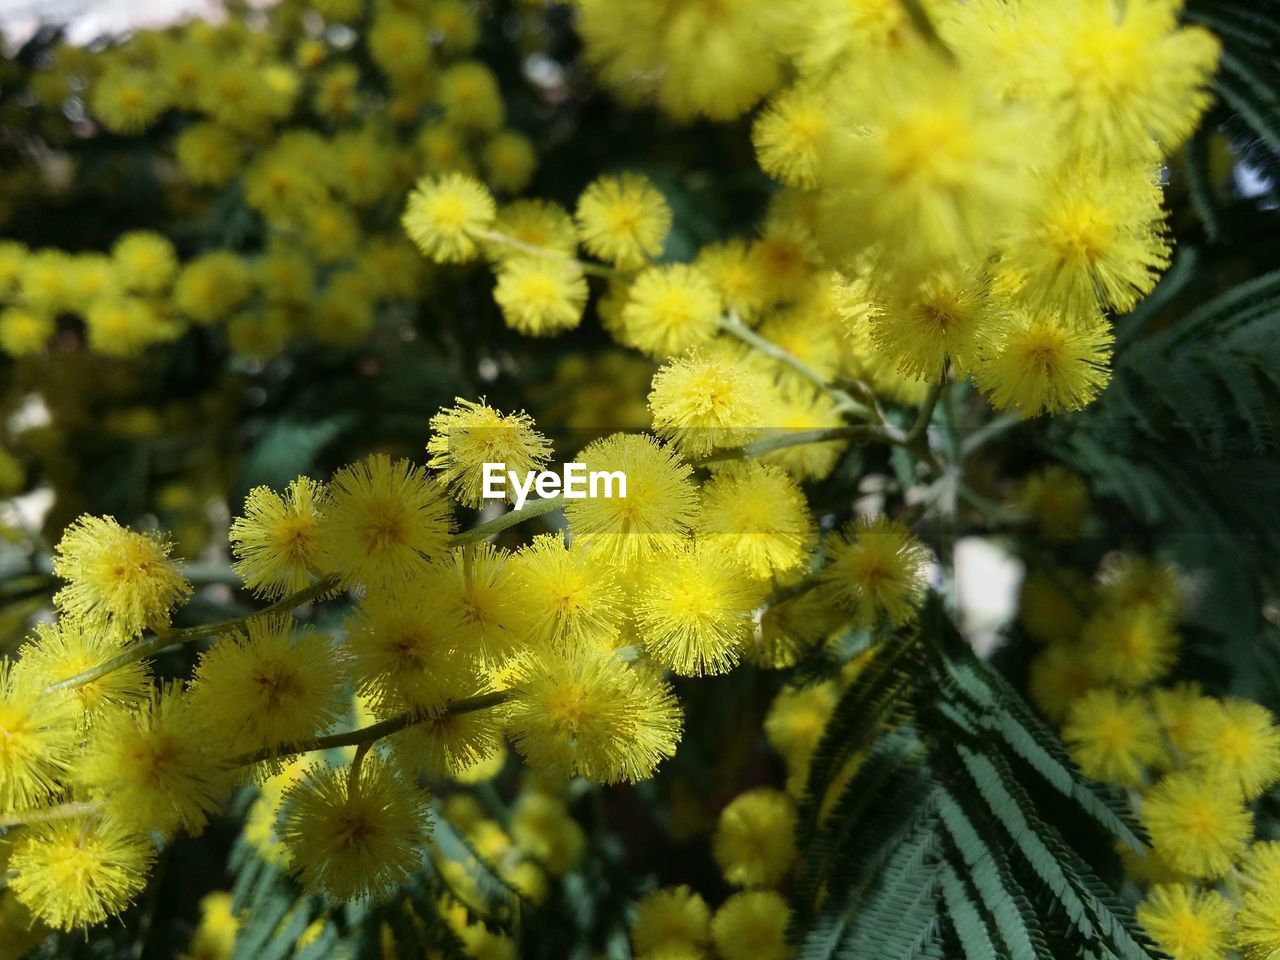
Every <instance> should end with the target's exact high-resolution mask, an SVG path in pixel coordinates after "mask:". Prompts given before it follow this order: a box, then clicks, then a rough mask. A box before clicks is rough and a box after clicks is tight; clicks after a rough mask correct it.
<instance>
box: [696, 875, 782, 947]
mask: <svg viewBox="0 0 1280 960" xmlns="http://www.w3.org/2000/svg"><path fill="white" fill-rule="evenodd" d="M789 916H790V911H789V910H788V908H787V901H786V900H784V899H783V898H782V896H781V894H778V893H776V892H774V891H773V890H745V891H743V892H742V893H735V894H734V895H733V896H732V897H730V898H729V899H728V900H726V901H725V902H724V903H723V904H722V905H721V907H720V909H719V910H717V911H716V915H715V917H713V918H712V920H711V939H712V941H713V942H714V943H715V945H716V951H717V953H719V955H720V956H721V957H723V958H724V960H791V947H790V945H789V944H788V943H787V921H788V919H789Z"/></svg>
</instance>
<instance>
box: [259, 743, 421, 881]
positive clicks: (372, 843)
mask: <svg viewBox="0 0 1280 960" xmlns="http://www.w3.org/2000/svg"><path fill="white" fill-rule="evenodd" d="M430 823H431V821H430V815H429V813H428V810H427V793H426V791H425V790H421V789H419V788H418V786H417V785H416V784H415V783H413V782H411V781H410V780H408V779H407V778H405V777H404V776H403V775H401V774H400V773H399V772H398V771H397V770H396V768H395V767H393V766H391V765H390V764H388V763H386V762H385V761H383V760H381V759H379V758H378V757H377V756H376V755H369V756H366V757H364V758H363V760H362V762H361V763H360V768H359V770H358V771H353V770H348V769H344V768H332V769H327V770H326V769H313V770H312V771H310V772H309V773H308V774H307V775H306V776H305V777H304V778H303V779H302V780H300V781H298V782H297V783H295V784H294V785H293V786H292V787H291V788H289V790H288V791H287V792H286V794H285V797H284V800H283V812H282V815H281V838H282V839H283V840H284V843H285V846H286V847H287V848H288V850H289V852H290V853H291V854H292V867H291V869H292V870H293V872H294V873H295V874H296V875H297V876H298V879H299V880H300V881H301V883H302V885H303V887H304V888H305V889H306V890H307V892H308V893H313V894H325V895H327V896H329V897H332V898H333V899H335V900H339V901H360V900H370V899H373V900H377V899H381V898H382V897H384V896H385V895H387V894H389V893H391V891H392V890H394V889H395V887H396V886H397V885H398V884H399V883H400V882H401V881H402V880H404V879H406V878H407V877H408V876H409V875H410V873H412V872H413V871H414V870H416V869H417V868H418V866H419V864H420V863H421V860H422V848H423V845H424V843H425V841H426V837H427V832H428V830H429V829H430Z"/></svg>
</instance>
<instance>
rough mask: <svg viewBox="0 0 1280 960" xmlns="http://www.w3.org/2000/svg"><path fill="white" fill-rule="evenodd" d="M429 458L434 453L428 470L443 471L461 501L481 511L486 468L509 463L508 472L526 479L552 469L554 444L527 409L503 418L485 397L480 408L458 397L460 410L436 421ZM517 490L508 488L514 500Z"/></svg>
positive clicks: (447, 412) (445, 413)
mask: <svg viewBox="0 0 1280 960" xmlns="http://www.w3.org/2000/svg"><path fill="white" fill-rule="evenodd" d="M427 453H429V454H431V459H430V460H429V461H427V465H428V466H429V467H431V468H432V469H433V470H438V471H439V472H440V474H441V479H442V480H443V481H444V482H445V483H446V484H447V485H448V486H449V490H450V492H451V493H452V494H453V496H454V497H455V498H456V499H457V501H458V502H459V503H461V504H463V505H464V506H468V507H478V506H480V504H481V503H482V502H483V499H484V465H485V464H486V463H501V464H505V465H506V466H505V467H504V469H505V470H507V471H514V472H515V473H516V474H517V475H518V476H520V477H522V478H523V477H524V476H525V475H526V474H528V472H529V471H531V470H533V471H537V470H541V469H542V468H543V467H544V466H545V465H546V463H547V460H548V459H549V458H550V456H551V442H550V441H549V440H547V438H546V437H544V436H543V435H542V434H541V433H539V432H538V431H537V429H536V426H535V424H534V422H533V418H532V417H530V416H529V415H528V414H527V413H525V412H524V411H523V410H522V411H520V412H519V413H501V412H500V411H498V410H495V409H494V408H493V407H491V406H489V405H488V404H487V403H485V402H484V399H483V398H481V400H480V402H478V403H477V402H475V401H473V400H463V399H462V398H461V397H458V398H456V399H455V400H454V406H452V407H445V408H444V409H442V410H440V411H439V412H438V413H436V415H435V416H433V417H432V418H431V439H430V440H429V441H428V442H427ZM511 487H512V485H511V484H510V483H509V482H507V483H505V484H504V489H505V490H506V491H507V496H508V498H511V497H514V496H515V491H514V490H513V489H512V488H511Z"/></svg>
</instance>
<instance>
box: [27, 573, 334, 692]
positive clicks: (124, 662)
mask: <svg viewBox="0 0 1280 960" xmlns="http://www.w3.org/2000/svg"><path fill="white" fill-rule="evenodd" d="M337 586H338V578H337V577H325V578H324V579H323V580H319V581H317V582H316V583H313V584H311V586H309V587H303V588H302V589H301V590H298V591H297V592H296V593H291V594H289V595H288V596H287V597H284V598H282V599H280V600H277V601H276V602H275V603H272V604H269V605H268V606H265V607H263V608H262V609H261V610H255V611H254V612H253V613H248V614H245V615H244V616H243V617H234V618H232V619H230V620H221V621H219V622H218V623H202V624H200V625H199V626H195V627H183V628H182V629H180V630H169V631H167V632H165V633H157V634H155V635H154V636H152V637H149V638H148V639H146V640H143V641H142V642H141V643H137V644H134V645H133V646H131V647H127V648H126V649H125V650H124V651H123V652H122V653H119V654H117V655H116V656H114V657H112V658H111V659H110V660H104V661H103V662H102V663H100V664H98V665H97V666H94V667H90V668H89V669H88V670H84V671H82V672H80V673H77V674H76V675H75V676H73V677H68V678H66V679H65V680H59V681H58V682H57V683H51V684H49V686H47V687H45V688H44V692H45V693H46V694H49V693H56V692H57V691H59V690H69V689H71V688H72V687H79V686H81V685H83V684H86V683H92V682H93V681H94V680H98V679H100V678H101V677H105V676H106V675H107V674H109V673H111V672H112V671H114V670H119V669H120V668H121V667H124V666H128V665H129V664H131V663H133V662H134V661H136V660H143V659H145V658H147V657H150V656H152V655H153V654H156V653H159V652H160V651H161V650H163V649H165V648H166V647H172V646H177V645H178V644H183V643H190V642H191V641H193V640H203V639H205V638H206V637H216V636H219V635H221V634H224V633H227V632H228V631H230V630H234V629H236V628H237V627H242V626H244V625H245V624H246V623H248V622H249V621H250V620H252V619H254V618H255V617H265V616H269V615H270V614H273V613H288V612H289V611H291V610H293V609H294V608H296V607H300V606H302V605H303V604H304V603H309V602H311V601H312V600H315V599H316V598H318V597H323V596H324V595H325V594H326V593H330V592H332V591H333V590H334V589H336V588H337Z"/></svg>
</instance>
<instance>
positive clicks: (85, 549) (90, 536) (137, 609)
mask: <svg viewBox="0 0 1280 960" xmlns="http://www.w3.org/2000/svg"><path fill="white" fill-rule="evenodd" d="M169 550H170V545H169V542H168V541H167V540H165V539H163V538H161V537H160V536H158V535H156V534H143V533H134V532H133V531H132V530H127V529H125V528H124V527H122V526H120V525H119V524H118V523H116V522H115V520H113V519H112V518H110V517H91V516H89V515H87V514H86V515H85V516H82V517H80V519H78V520H76V522H75V523H73V524H72V525H71V526H69V527H68V528H67V530H66V532H65V533H64V534H63V535H62V539H61V540H60V541H58V545H57V547H56V549H55V550H54V557H53V572H54V575H55V576H58V577H61V578H62V579H63V580H66V581H67V585H66V586H65V587H63V588H62V589H61V590H59V591H58V592H57V594H56V595H55V596H54V598H53V600H54V603H55V604H57V606H58V608H59V609H60V610H63V611H65V612H67V613H72V614H75V615H76V616H79V617H81V618H83V619H84V620H85V622H86V623H89V624H92V625H94V626H96V627H98V628H100V629H102V630H106V631H108V632H110V633H111V635H112V636H113V637H115V638H116V639H117V640H118V641H119V642H121V643H123V642H124V641H126V640H129V639H131V638H132V637H134V636H136V635H137V634H139V633H141V632H142V631H143V630H146V629H151V630H163V629H166V628H167V627H168V626H169V619H170V615H171V613H172V610H173V608H174V607H175V606H177V605H178V604H179V603H181V602H182V601H184V600H186V598H187V597H189V596H190V595H191V584H190V583H188V582H187V579H186V577H184V576H183V575H182V574H181V573H179V572H178V569H177V567H175V566H174V564H173V561H172V560H170V559H169Z"/></svg>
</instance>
